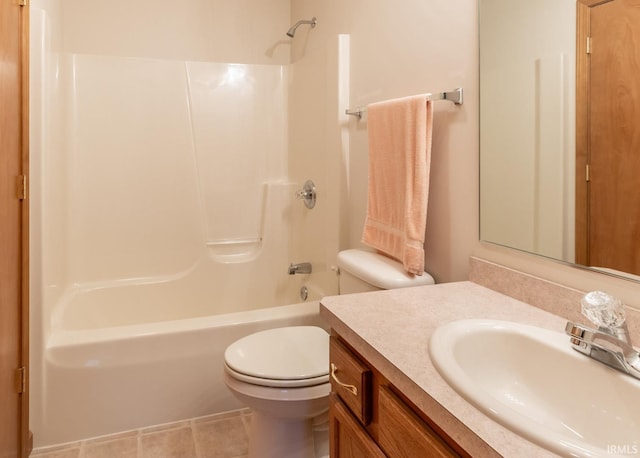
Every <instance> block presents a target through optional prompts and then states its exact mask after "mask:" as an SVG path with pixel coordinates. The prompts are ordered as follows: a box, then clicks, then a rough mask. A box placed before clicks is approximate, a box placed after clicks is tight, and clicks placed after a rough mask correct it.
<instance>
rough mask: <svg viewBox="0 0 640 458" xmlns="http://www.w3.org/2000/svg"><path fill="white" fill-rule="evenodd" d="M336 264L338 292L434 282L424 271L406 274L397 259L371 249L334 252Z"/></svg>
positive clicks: (373, 289)
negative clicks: (338, 273)
mask: <svg viewBox="0 0 640 458" xmlns="http://www.w3.org/2000/svg"><path fill="white" fill-rule="evenodd" d="M338 267H339V268H340V284H339V287H340V294H349V293H362V292H366V291H379V290H383V289H396V288H407V287H409V286H420V285H433V284H435V281H434V279H433V277H432V276H431V275H429V274H428V273H427V272H425V273H423V274H422V275H411V274H408V273H407V272H406V271H405V270H404V268H403V267H402V264H401V263H400V262H398V261H396V260H394V259H391V258H389V257H387V256H384V255H381V254H378V253H374V252H372V251H365V250H356V249H351V250H344V251H341V252H339V253H338Z"/></svg>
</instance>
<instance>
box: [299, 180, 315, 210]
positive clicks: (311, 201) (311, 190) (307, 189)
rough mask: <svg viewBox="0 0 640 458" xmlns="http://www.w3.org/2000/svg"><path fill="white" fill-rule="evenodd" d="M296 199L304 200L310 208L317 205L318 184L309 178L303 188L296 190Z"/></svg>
mask: <svg viewBox="0 0 640 458" xmlns="http://www.w3.org/2000/svg"><path fill="white" fill-rule="evenodd" d="M296 199H299V200H304V204H305V205H306V206H307V208H309V209H311V208H313V207H314V206H315V205H316V185H315V184H313V181H311V180H307V181H306V182H305V184H304V186H303V187H302V189H298V190H297V191H296Z"/></svg>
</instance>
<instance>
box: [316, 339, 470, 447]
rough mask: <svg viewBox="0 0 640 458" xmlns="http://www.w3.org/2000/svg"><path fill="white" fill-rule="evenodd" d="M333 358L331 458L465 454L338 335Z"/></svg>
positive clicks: (333, 347)
mask: <svg viewBox="0 0 640 458" xmlns="http://www.w3.org/2000/svg"><path fill="white" fill-rule="evenodd" d="M329 359H330V371H331V396H330V409H329V423H330V433H329V434H330V435H329V437H330V453H331V458H359V457H362V458H378V457H391V458H396V457H397V458H414V457H442V458H449V457H459V456H466V455H460V454H458V453H457V452H456V451H455V449H459V447H457V445H456V444H455V443H453V442H452V441H451V440H450V439H445V438H443V437H441V436H440V435H439V434H438V433H437V432H436V431H435V430H434V428H432V427H431V426H430V425H429V424H428V420H429V419H428V417H426V415H425V414H424V413H420V412H418V411H417V410H416V409H414V408H413V407H412V406H410V405H409V403H408V402H405V400H404V399H403V398H402V396H401V395H400V394H399V393H398V392H397V390H396V389H395V388H394V387H393V385H391V384H390V383H389V381H388V380H387V379H386V378H384V377H383V376H382V374H380V373H379V372H378V371H377V370H376V368H375V367H373V366H372V365H371V364H369V362H368V361H366V360H365V359H364V358H362V357H361V356H360V355H359V354H357V353H356V352H355V351H354V350H353V349H352V348H351V347H350V346H349V345H348V343H347V342H345V341H344V340H343V339H342V338H341V337H340V336H338V335H337V334H335V333H332V336H331V344H330V356H329Z"/></svg>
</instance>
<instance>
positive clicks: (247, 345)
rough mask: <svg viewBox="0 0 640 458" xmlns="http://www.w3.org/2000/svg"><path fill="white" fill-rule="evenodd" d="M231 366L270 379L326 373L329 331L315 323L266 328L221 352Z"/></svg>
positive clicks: (253, 375) (239, 371)
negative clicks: (311, 324)
mask: <svg viewBox="0 0 640 458" xmlns="http://www.w3.org/2000/svg"><path fill="white" fill-rule="evenodd" d="M224 359H225V362H226V364H227V366H229V367H230V368H231V369H233V370H234V371H235V372H238V373H240V374H244V375H248V376H250V377H256V378H261V379H270V380H303V379H310V378H317V377H321V376H324V375H327V374H328V373H329V334H328V333H327V332H326V331H325V330H324V329H322V328H319V327H316V326H291V327H286V328H276V329H268V330H266V331H260V332H256V333H255V334H251V335H248V336H246V337H243V338H242V339H240V340H237V341H236V342H234V343H233V344H231V345H230V346H229V347H228V348H227V350H226V351H225V353H224Z"/></svg>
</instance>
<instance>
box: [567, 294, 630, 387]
mask: <svg viewBox="0 0 640 458" xmlns="http://www.w3.org/2000/svg"><path fill="white" fill-rule="evenodd" d="M581 304H582V313H583V315H585V316H586V317H587V318H589V319H590V320H591V322H593V323H594V324H595V325H596V326H598V329H591V328H589V327H587V326H583V325H581V324H577V323H573V322H571V321H569V322H567V325H566V327H565V332H566V333H567V334H569V336H570V337H571V344H572V346H573V348H574V349H575V350H577V351H579V352H580V353H583V354H585V355H587V356H589V357H590V358H593V359H595V360H596V361H600V362H601V363H604V364H606V365H607V366H610V367H612V368H614V369H616V370H619V371H621V372H624V373H626V374H629V375H631V376H632V377H635V378H638V379H640V353H639V352H638V351H637V350H636V349H635V348H634V347H633V345H632V344H631V339H630V337H629V330H628V329H627V325H626V323H625V322H624V321H625V312H624V306H623V304H622V302H620V300H618V299H616V298H614V297H612V296H610V295H608V294H607V293H604V292H602V291H592V292H590V293H588V294H586V295H585V296H584V298H583V299H582V301H581Z"/></svg>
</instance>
